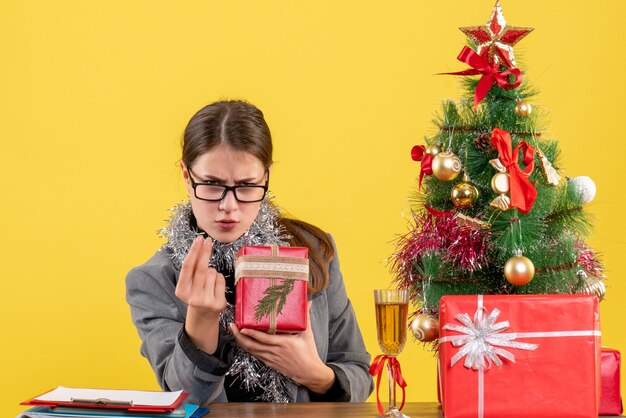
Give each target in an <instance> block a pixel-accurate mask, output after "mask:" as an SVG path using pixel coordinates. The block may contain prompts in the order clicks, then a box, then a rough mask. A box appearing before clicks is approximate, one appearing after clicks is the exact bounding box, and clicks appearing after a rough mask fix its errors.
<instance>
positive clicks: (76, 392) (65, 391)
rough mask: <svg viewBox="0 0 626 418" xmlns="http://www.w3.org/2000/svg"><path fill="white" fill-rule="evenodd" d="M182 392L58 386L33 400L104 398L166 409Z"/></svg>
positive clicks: (57, 400) (64, 400) (58, 400)
mask: <svg viewBox="0 0 626 418" xmlns="http://www.w3.org/2000/svg"><path fill="white" fill-rule="evenodd" d="M182 392H183V391H182V390H179V391H178V392H157V391H144V390H111V389H83V388H68V387H64V386H59V387H58V388H56V389H53V390H51V391H50V392H47V393H44V394H43V395H40V396H38V397H36V398H34V399H33V400H36V401H42V402H72V399H92V400H93V399H100V398H105V399H108V400H111V401H121V402H126V401H132V404H133V405H135V406H136V405H145V406H154V407H167V406H170V405H172V404H173V403H174V402H176V400H177V399H178V398H179V397H180V396H181V394H182Z"/></svg>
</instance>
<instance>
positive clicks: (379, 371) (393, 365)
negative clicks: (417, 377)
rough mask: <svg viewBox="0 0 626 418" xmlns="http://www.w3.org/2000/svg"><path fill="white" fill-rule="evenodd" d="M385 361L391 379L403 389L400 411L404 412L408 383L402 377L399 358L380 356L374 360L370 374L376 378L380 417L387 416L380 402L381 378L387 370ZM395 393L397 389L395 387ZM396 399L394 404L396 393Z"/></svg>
mask: <svg viewBox="0 0 626 418" xmlns="http://www.w3.org/2000/svg"><path fill="white" fill-rule="evenodd" d="M385 361H388V365H387V366H388V367H389V374H390V376H391V377H390V378H391V379H394V380H395V383H397V384H398V386H400V387H401V388H402V403H401V404H400V408H398V409H399V410H402V408H404V400H405V399H404V397H405V394H406V393H405V388H406V381H405V380H404V377H402V370H400V362H399V361H398V359H397V358H395V357H389V356H387V355H384V354H379V355H378V356H376V358H374V361H373V362H372V365H371V366H370V374H371V375H372V376H376V403H377V404H378V412H380V415H381V416H382V415H384V414H385V409H384V408H383V404H382V403H381V402H380V397H379V396H378V390H379V389H380V378H381V377H382V375H383V370H384V368H385ZM394 392H395V387H394ZM393 399H394V403H395V399H396V397H395V393H394V396H393Z"/></svg>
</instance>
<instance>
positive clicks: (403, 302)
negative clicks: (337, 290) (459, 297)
mask: <svg viewBox="0 0 626 418" xmlns="http://www.w3.org/2000/svg"><path fill="white" fill-rule="evenodd" d="M374 302H375V303H376V334H377V337H378V345H379V346H380V349H381V350H382V351H383V353H384V354H385V355H387V356H389V357H392V358H395V357H396V356H397V355H398V354H400V352H401V351H402V349H403V348H404V344H405V343H406V331H407V325H406V321H407V314H408V311H409V291H408V290H407V289H403V290H397V289H383V290H374ZM387 372H388V378H389V407H388V408H387V411H386V412H385V413H384V414H383V415H381V416H382V417H398V418H409V417H408V416H407V415H404V414H403V413H402V412H400V410H398V408H397V406H396V375H395V373H396V371H395V368H394V367H391V362H388V363H387Z"/></svg>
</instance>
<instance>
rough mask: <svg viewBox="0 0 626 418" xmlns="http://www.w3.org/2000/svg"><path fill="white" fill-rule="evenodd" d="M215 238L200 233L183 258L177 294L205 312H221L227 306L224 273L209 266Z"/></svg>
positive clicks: (192, 306)
mask: <svg viewBox="0 0 626 418" xmlns="http://www.w3.org/2000/svg"><path fill="white" fill-rule="evenodd" d="M212 251H213V241H212V240H211V238H206V239H204V238H203V237H201V236H198V237H197V238H196V239H195V240H194V242H193V244H192V245H191V249H190V250H189V253H188V254H187V257H185V261H183V266H182V268H181V270H180V276H179V278H178V284H177V285H176V296H177V297H178V298H179V299H181V300H182V301H183V302H185V303H187V304H188V305H189V307H191V308H194V309H197V310H199V311H202V312H203V313H205V314H219V313H220V312H221V311H222V310H224V308H225V307H226V294H225V289H226V281H225V280H224V276H223V275H222V274H220V273H218V272H217V270H215V269H214V268H212V267H209V260H211V253H212Z"/></svg>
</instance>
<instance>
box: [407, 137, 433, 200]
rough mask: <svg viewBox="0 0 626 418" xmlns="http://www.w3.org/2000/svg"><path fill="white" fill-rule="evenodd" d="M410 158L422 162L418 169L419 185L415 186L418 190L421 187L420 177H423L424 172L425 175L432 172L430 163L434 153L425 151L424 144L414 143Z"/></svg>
mask: <svg viewBox="0 0 626 418" xmlns="http://www.w3.org/2000/svg"><path fill="white" fill-rule="evenodd" d="M411 158H412V159H413V161H421V162H422V168H421V169H420V180H419V187H418V188H417V190H418V191H419V190H420V189H421V188H422V178H423V177H424V174H426V175H427V176H430V175H431V174H433V167H432V164H433V158H434V155H432V154H430V153H429V152H428V151H426V147H425V146H424V145H416V146H414V147H413V148H412V149H411Z"/></svg>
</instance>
